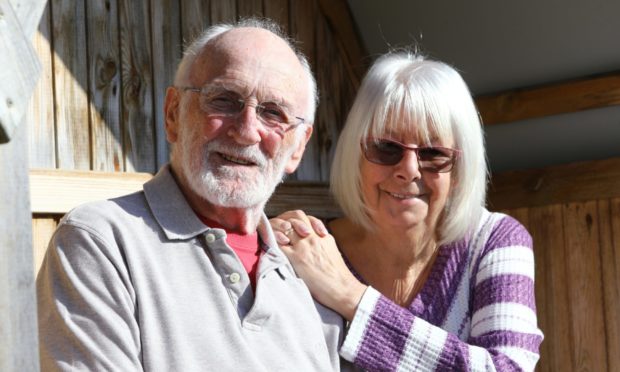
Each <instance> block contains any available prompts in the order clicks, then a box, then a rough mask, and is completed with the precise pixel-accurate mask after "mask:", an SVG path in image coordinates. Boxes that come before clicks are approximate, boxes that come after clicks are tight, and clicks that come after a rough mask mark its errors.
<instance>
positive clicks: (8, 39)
mask: <svg viewBox="0 0 620 372" xmlns="http://www.w3.org/2000/svg"><path fill="white" fill-rule="evenodd" d="M20 22H21V20H20V19H18V17H17V15H16V13H15V12H14V10H13V5H12V3H11V1H9V0H0V50H1V51H2V52H1V53H0V66H2V69H0V97H1V99H0V143H6V142H8V141H10V140H11V138H12V137H13V135H14V133H15V132H17V127H18V126H19V125H20V124H21V123H22V119H23V117H24V116H25V114H26V111H27V110H28V101H29V100H30V96H31V95H32V91H33V90H34V88H35V87H36V85H37V78H38V77H39V73H40V65H39V61H38V59H37V55H36V52H35V50H34V48H33V47H32V44H31V42H30V35H28V36H26V35H25V34H24V32H23V30H22V27H21V24H20Z"/></svg>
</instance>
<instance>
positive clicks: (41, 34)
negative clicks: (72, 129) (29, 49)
mask: <svg viewBox="0 0 620 372" xmlns="http://www.w3.org/2000/svg"><path fill="white" fill-rule="evenodd" d="M50 40H51V25H50V6H49V4H48V5H47V6H46V7H45V11H44V12H43V16H42V17H41V22H40V23H39V30H38V31H37V32H35V33H34V36H33V38H32V44H33V46H34V49H35V51H36V53H37V56H38V57H39V61H40V63H41V75H40V76H39V81H38V83H37V86H36V88H35V89H34V91H33V92H32V97H31V98H30V104H29V105H28V111H27V114H26V122H27V123H28V139H29V146H28V150H29V155H30V156H29V160H30V166H31V167H38V168H56V135H55V129H54V95H53V92H54V84H53V79H52V74H53V70H52V47H51V45H50Z"/></svg>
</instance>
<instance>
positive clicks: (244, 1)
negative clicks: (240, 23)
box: [237, 0, 263, 19]
mask: <svg viewBox="0 0 620 372" xmlns="http://www.w3.org/2000/svg"><path fill="white" fill-rule="evenodd" d="M262 16H263V1H262V0H238V1H237V17H238V18H239V19H241V18H247V17H262Z"/></svg>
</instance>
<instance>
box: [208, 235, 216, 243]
mask: <svg viewBox="0 0 620 372" xmlns="http://www.w3.org/2000/svg"><path fill="white" fill-rule="evenodd" d="M214 241H215V235H213V234H207V243H213V242H214Z"/></svg>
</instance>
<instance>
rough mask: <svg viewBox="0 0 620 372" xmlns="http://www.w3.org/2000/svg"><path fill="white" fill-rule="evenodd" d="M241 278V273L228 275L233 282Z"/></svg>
mask: <svg viewBox="0 0 620 372" xmlns="http://www.w3.org/2000/svg"><path fill="white" fill-rule="evenodd" d="M239 279H241V275H239V273H232V274H230V276H229V277H228V280H230V282H231V283H237V282H238V281H239Z"/></svg>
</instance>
